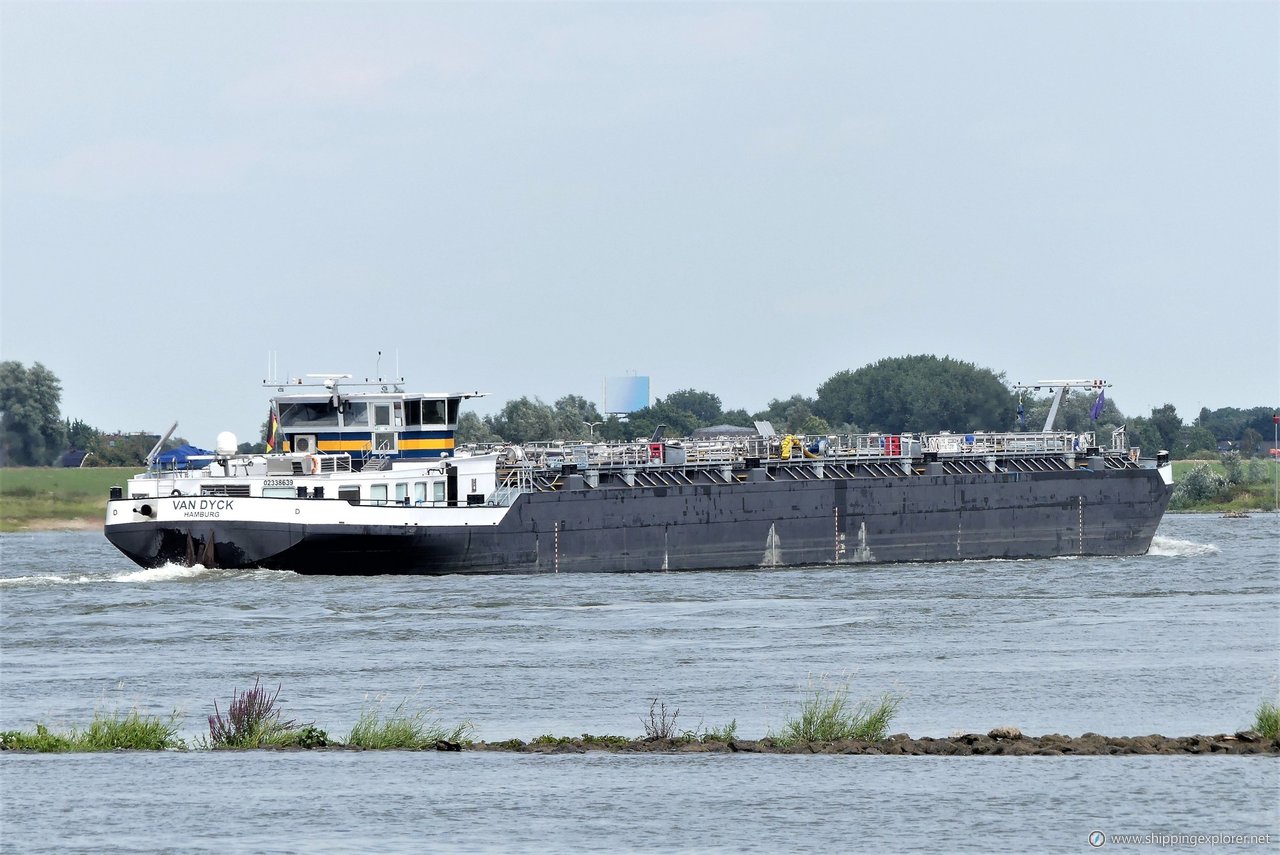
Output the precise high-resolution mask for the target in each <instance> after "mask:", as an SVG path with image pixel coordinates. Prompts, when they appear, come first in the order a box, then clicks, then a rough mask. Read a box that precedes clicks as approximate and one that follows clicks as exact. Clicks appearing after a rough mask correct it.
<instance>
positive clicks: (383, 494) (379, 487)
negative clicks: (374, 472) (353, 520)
mask: <svg viewBox="0 0 1280 855" xmlns="http://www.w3.org/2000/svg"><path fill="white" fill-rule="evenodd" d="M369 498H370V499H372V500H373V503H374V504H375V505H385V504H386V503H387V485H386V484H374V485H373V486H371V487H370V488H369Z"/></svg>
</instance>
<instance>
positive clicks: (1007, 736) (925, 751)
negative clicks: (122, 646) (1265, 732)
mask: <svg viewBox="0 0 1280 855" xmlns="http://www.w3.org/2000/svg"><path fill="white" fill-rule="evenodd" d="M12 735H13V736H20V735H21V734H20V733H19V732H17V731H14V732H13V734H12ZM28 736H29V735H28ZM108 750H148V749H108ZM159 750H167V751H173V750H175V748H173V747H170V748H166V749H159ZM176 750H178V751H180V752H183V753H186V752H189V751H211V752H219V753H221V752H228V751H230V752H243V751H269V752H287V753H292V752H298V751H359V752H363V751H377V752H381V751H457V752H485V753H498V754H600V753H603V754H664V755H678V754H699V755H701V754H780V755H814V754H827V755H862V756H882V757H883V756H899V757H905V756H909V757H1108V756H1111V757H1115V756H1124V757H1132V756H1143V755H1146V756H1150V755H1161V756H1180V757H1185V756H1200V757H1226V756H1243V755H1255V756H1272V757H1275V756H1280V737H1275V738H1272V739H1267V738H1266V737H1264V736H1262V735H1261V734H1259V733H1258V732H1257V731H1254V730H1241V731H1236V732H1235V733H1233V734H1228V733H1219V734H1215V735H1195V736H1161V735H1160V734H1154V733H1153V734H1150V735H1148V736H1103V735H1101V734H1098V733H1084V734H1081V735H1080V736H1066V735H1064V734H1061V733H1050V734H1046V735H1044V736H1023V734H1022V733H1021V732H1020V731H1019V730H1018V729H1017V728H1016V727H997V728H993V729H992V730H990V731H989V732H987V733H985V734H983V733H966V734H961V735H957V736H948V737H941V738H938V737H931V736H921V737H912V736H910V735H908V734H906V733H897V734H894V735H892V736H888V737H885V738H884V739H881V740H877V741H864V740H857V739H845V740H838V741H835V742H805V743H799V744H786V745H784V744H782V743H780V742H779V741H778V740H777V739H775V738H774V737H770V736H766V737H764V738H763V739H731V740H728V741H716V740H712V741H706V742H703V741H701V740H698V739H694V738H692V737H691V736H690V737H683V738H682V737H674V738H667V739H658V738H653V739H646V738H635V739H633V738H630V737H624V736H592V735H591V734H583V735H582V736H575V737H568V736H562V737H555V736H540V737H538V738H536V739H534V740H533V741H532V742H524V741H523V740H520V739H508V740H503V741H500V742H483V741H481V742H466V741H463V742H451V741H448V740H445V739H441V740H437V741H436V742H435V743H434V744H430V745H424V746H421V747H389V748H365V747H362V746H358V745H344V744H342V743H338V742H329V741H328V740H327V739H322V740H320V741H318V742H317V743H315V744H311V745H285V746H258V747H248V748H198V747H197V748H195V749H188V748H185V747H181V748H177V749H176ZM10 751H12V752H16V753H19V754H46V753H58V754H67V753H71V754H77V753H97V752H94V751H87V752H86V751H76V750H59V749H44V750H42V749H40V748H28V747H18V746H17V745H14V744H13V743H12V742H10V743H9V744H5V740H4V739H3V738H0V753H5V752H10Z"/></svg>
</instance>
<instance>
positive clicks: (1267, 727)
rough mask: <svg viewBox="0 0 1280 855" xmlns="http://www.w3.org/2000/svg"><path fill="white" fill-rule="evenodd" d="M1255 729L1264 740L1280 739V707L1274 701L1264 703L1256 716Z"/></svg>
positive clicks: (1254, 719)
mask: <svg viewBox="0 0 1280 855" xmlns="http://www.w3.org/2000/svg"><path fill="white" fill-rule="evenodd" d="M1253 729H1254V730H1256V731H1257V732H1258V733H1260V734H1261V735H1262V737H1263V738H1264V739H1276V738H1280V706H1277V705H1276V704H1275V702H1274V701H1263V702H1262V703H1261V704H1260V705H1259V706H1258V711H1257V712H1256V713H1255V714H1254V717H1253Z"/></svg>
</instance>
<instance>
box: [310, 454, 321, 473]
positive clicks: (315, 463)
mask: <svg viewBox="0 0 1280 855" xmlns="http://www.w3.org/2000/svg"><path fill="white" fill-rule="evenodd" d="M309 459H310V460H311V474H312V475H319V474H320V455H318V454H313V455H311V457H310V458H309Z"/></svg>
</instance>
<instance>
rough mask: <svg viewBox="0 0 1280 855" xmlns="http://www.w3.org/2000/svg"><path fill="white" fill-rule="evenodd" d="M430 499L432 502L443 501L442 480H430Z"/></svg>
mask: <svg viewBox="0 0 1280 855" xmlns="http://www.w3.org/2000/svg"><path fill="white" fill-rule="evenodd" d="M431 500H432V501H433V502H443V501H444V482H443V481H432V482H431Z"/></svg>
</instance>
